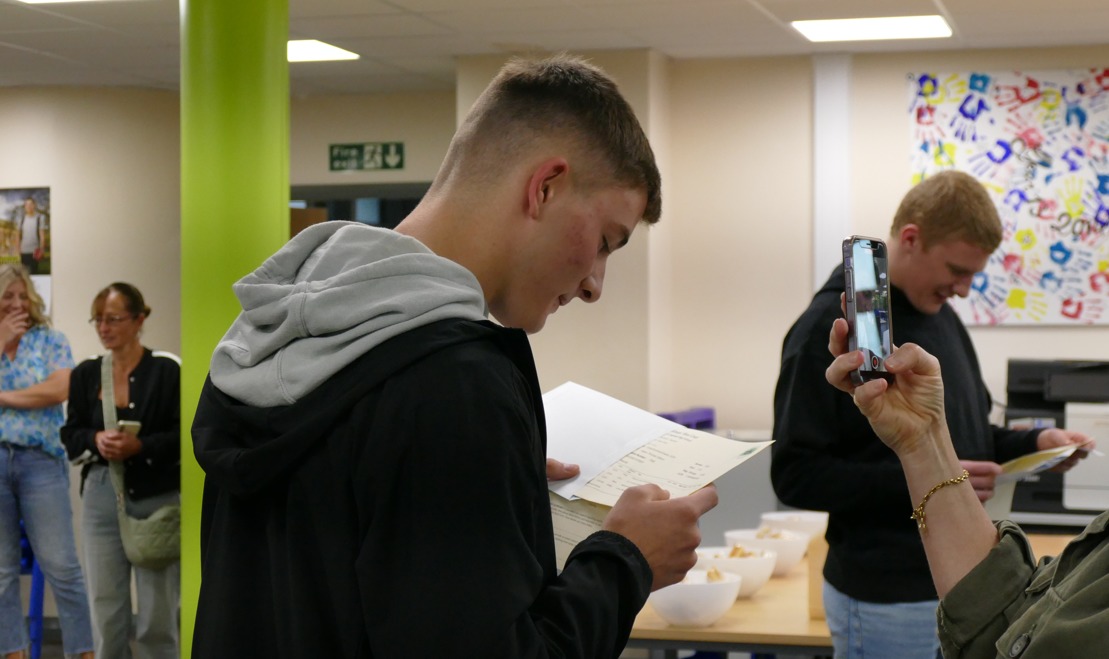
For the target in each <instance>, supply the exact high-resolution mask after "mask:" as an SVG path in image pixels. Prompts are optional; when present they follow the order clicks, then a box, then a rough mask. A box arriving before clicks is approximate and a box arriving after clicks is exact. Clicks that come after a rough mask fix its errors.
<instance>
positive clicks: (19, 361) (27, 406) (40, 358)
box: [0, 264, 93, 659]
mask: <svg viewBox="0 0 1109 659" xmlns="http://www.w3.org/2000/svg"><path fill="white" fill-rule="evenodd" d="M0 291H2V293H0V347H2V350H3V352H2V354H0V656H3V657H4V658H5V659H17V658H21V657H26V656H27V655H26V649H27V647H28V645H29V638H28V635H27V628H26V625H25V624H24V617H23V610H22V603H21V601H20V596H19V520H20V519H22V520H23V526H24V529H25V530H26V532H27V539H28V540H29V541H30V543H31V549H32V551H34V553H35V558H36V559H37V560H38V562H39V565H40V566H41V567H42V572H43V574H44V575H45V576H46V580H47V582H49V584H50V589H51V591H52V592H53V593H54V601H55V602H56V603H57V607H58V619H59V622H60V623H61V627H62V646H63V650H64V651H65V653H66V655H67V656H78V655H80V656H81V657H83V658H84V659H91V657H92V656H93V654H92V650H93V641H92V629H91V625H90V622H89V604H88V595H87V593H86V591H85V580H84V577H83V576H82V574H81V565H80V563H79V562H78V560H77V549H76V548H75V546H74V540H73V512H72V510H71V508H70V503H69V465H67V464H66V461H65V455H66V451H65V449H64V448H63V447H62V442H61V438H60V437H59V433H58V428H59V427H61V425H62V420H63V414H62V402H63V401H64V400H65V398H66V395H67V394H68V393H69V378H70V371H71V370H72V368H73V355H72V353H71V352H70V349H69V341H68V340H67V339H66V338H65V336H64V335H63V334H62V333H61V332H59V331H57V330H55V329H52V328H51V327H50V321H49V320H48V319H47V317H46V313H45V307H44V304H43V301H42V298H41V297H39V296H38V294H37V293H36V292H35V288H34V286H33V285H32V283H31V278H30V276H28V274H27V272H26V271H25V270H24V269H23V266H21V265H18V264H5V265H2V266H0Z"/></svg>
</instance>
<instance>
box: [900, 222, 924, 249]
mask: <svg viewBox="0 0 1109 659" xmlns="http://www.w3.org/2000/svg"><path fill="white" fill-rule="evenodd" d="M897 240H898V242H900V243H901V248H902V249H903V250H904V251H907V252H912V251H916V250H922V249H923V248H924V241H923V240H922V239H921V237H920V227H919V226H917V225H915V224H912V223H909V224H906V225H905V226H903V227H901V229H900V230H899V231H898V232H897Z"/></svg>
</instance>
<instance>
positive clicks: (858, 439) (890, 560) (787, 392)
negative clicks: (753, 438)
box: [770, 266, 1039, 603]
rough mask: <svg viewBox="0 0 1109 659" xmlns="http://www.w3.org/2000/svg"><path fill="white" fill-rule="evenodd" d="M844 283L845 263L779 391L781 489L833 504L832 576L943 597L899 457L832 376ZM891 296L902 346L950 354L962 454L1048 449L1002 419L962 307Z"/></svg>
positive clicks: (870, 594)
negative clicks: (993, 407)
mask: <svg viewBox="0 0 1109 659" xmlns="http://www.w3.org/2000/svg"><path fill="white" fill-rule="evenodd" d="M843 290H844V279H843V267H842V266H840V267H838V268H836V270H835V271H834V272H833V273H832V276H831V277H830V278H829V279H828V281H827V283H825V284H824V287H823V288H822V289H821V290H820V291H819V292H817V294H816V295H815V296H814V297H813V300H812V302H811V303H810V304H809V308H808V309H806V310H805V312H804V313H803V314H801V317H800V318H799V319H798V320H797V322H796V323H794V325H793V327H792V328H790V330H789V333H788V334H787V335H786V338H785V341H784V343H783V346H782V367H781V372H780V374H779V376H778V384H777V388H776V389H775V392H774V435H773V438H774V440H775V443H774V444H773V445H772V447H771V456H772V459H771V467H770V475H771V480H772V482H773V485H774V491H775V492H776V493H777V495H778V498H780V499H781V500H782V501H783V502H784V503H786V504H787V505H790V506H795V507H797V508H808V509H815V510H827V511H829V512H830V515H829V520H828V531H827V534H826V537H827V540H828V558H827V561H826V562H825V564H824V577H825V579H827V581H828V583H830V584H831V585H832V586H834V587H835V588H836V589H837V590H839V591H840V592H843V593H845V594H847V595H849V596H851V597H854V598H856V599H860V600H863V601H867V602H879V603H890V602H916V601H923V600H928V599H935V598H936V590H935V586H934V585H933V584H932V578H931V575H930V573H929V571H928V563H927V561H926V559H925V557H924V546H923V545H922V544H921V542H920V535H919V531H917V528H916V522H914V521H913V520H911V519H910V517H909V515H910V514H911V513H912V506H913V504H912V503H910V501H909V490H908V486H907V485H906V483H905V476H904V473H903V472H902V470H901V465H900V463H898V461H897V457H896V456H895V455H894V453H893V451H891V450H890V449H889V448H887V447H886V446H885V445H884V444H883V443H882V441H881V440H880V439H878V436H877V435H875V434H874V431H873V430H871V428H870V424H869V423H868V422H867V420H866V417H864V416H863V415H862V413H861V412H859V410H858V409H857V408H856V407H855V404H854V402H853V401H852V399H851V397H850V396H849V395H847V394H845V393H843V392H841V391H839V390H838V389H836V388H834V387H832V386H831V385H830V384H828V382H827V381H826V380H825V379H824V371H825V369H827V368H828V365H829V364H831V362H832V356H831V354H830V353H829V352H828V332H829V331H830V330H831V328H832V321H833V320H835V319H836V318H839V317H841V316H842V313H841V311H840V301H839V298H840V293H842V292H843ZM890 298H891V304H892V330H893V340H894V344H895V345H901V344H904V343H910V342H911V343H916V344H918V345H920V346H921V347H923V348H924V349H925V350H927V351H928V352H930V353H931V354H933V355H935V356H936V358H937V359H939V361H940V367H941V369H942V371H943V383H944V405H945V406H946V413H947V423H948V426H949V427H950V428H951V439H952V441H953V443H954V445H955V452H956V453H957V454H958V456H959V458H960V459H963V460H992V461H995V462H1004V461H1006V460H1010V459H1012V458H1015V457H1017V456H1019V455H1023V454H1025V453H1030V452H1032V451H1034V450H1036V437H1037V435H1038V434H1039V431H1038V430H1033V431H1011V430H1006V429H1004V428H999V427H997V426H992V425H991V424H990V422H989V413H990V396H989V392H988V391H987V390H986V386H985V383H984V382H983V381H982V376H981V371H980V369H979V366H978V357H977V355H976V354H975V352H974V346H973V345H972V344H971V341H970V335H969V334H967V331H966V328H965V327H964V326H963V323H962V322H961V321H960V320H959V318H958V316H957V315H956V314H955V311H954V310H953V309H952V308H951V307H950V306H949V305H944V306H943V308H942V309H941V310H940V311H939V313H936V314H933V315H929V314H924V313H921V312H920V311H918V310H917V309H916V308H915V307H913V305H912V304H910V302H909V299H908V298H907V297H906V296H905V294H904V293H903V292H902V291H901V290H900V289H898V288H896V287H891V288H890ZM955 475H957V474H952V476H955Z"/></svg>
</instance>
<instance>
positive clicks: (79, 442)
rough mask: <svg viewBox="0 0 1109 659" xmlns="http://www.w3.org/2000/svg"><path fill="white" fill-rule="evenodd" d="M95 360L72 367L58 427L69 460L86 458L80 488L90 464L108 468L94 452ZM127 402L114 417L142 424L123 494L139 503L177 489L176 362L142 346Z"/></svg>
mask: <svg viewBox="0 0 1109 659" xmlns="http://www.w3.org/2000/svg"><path fill="white" fill-rule="evenodd" d="M100 362H101V358H100V357H96V358H94V359H86V360H85V361H83V362H81V363H80V364H78V365H77V368H75V369H73V373H72V374H71V375H70V377H69V403H68V404H67V407H66V421H65V425H64V426H62V443H63V444H65V448H66V453H67V454H68V455H69V459H70V460H78V461H80V460H82V458H88V457H90V455H91V458H92V461H91V462H89V463H87V464H86V465H85V467H84V468H83V469H82V470H81V487H82V489H83V488H84V486H85V477H86V476H87V475H88V471H89V468H90V467H91V466H92V465H93V464H101V465H107V464H108V461H107V460H105V459H104V457H103V456H101V455H100V451H99V450H98V449H97V448H96V433H97V432H99V431H101V430H104V409H103V408H102V407H101V401H100ZM130 399H131V401H130V404H129V405H128V406H127V407H116V418H117V419H128V420H135V421H141V422H142V428H141V429H140V430H139V439H140V440H142V450H141V451H139V452H138V453H137V454H135V455H134V456H132V457H130V458H128V459H127V460H125V461H124V465H125V466H126V467H127V470H126V473H125V476H124V481H123V482H124V485H125V486H126V488H127V494H128V496H129V497H131V498H132V499H145V498H147V497H152V496H154V495H157V494H164V493H166V492H175V491H178V490H180V489H181V366H180V364H178V362H177V360H176V359H175V358H173V357H170V356H168V355H166V354H165V353H152V352H151V351H150V350H149V349H148V348H143V354H142V359H140V360H139V363H138V365H136V366H135V370H133V371H131V383H130ZM87 454H88V455H87Z"/></svg>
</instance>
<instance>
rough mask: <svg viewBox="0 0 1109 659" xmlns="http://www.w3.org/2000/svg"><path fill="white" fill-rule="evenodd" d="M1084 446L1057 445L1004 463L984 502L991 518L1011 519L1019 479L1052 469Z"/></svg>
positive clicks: (997, 519) (995, 519)
mask: <svg viewBox="0 0 1109 659" xmlns="http://www.w3.org/2000/svg"><path fill="white" fill-rule="evenodd" d="M1083 446H1084V445H1082V444H1067V445H1066V446H1057V447H1055V448H1049V449H1046V450H1043V451H1036V452H1035V453H1027V454H1025V455H1022V456H1020V457H1018V458H1013V459H1012V460H1009V461H1008V462H1006V463H1004V464H1002V465H1001V474H1000V475H998V477H997V480H996V481H995V483H994V490H993V496H992V497H991V498H989V499H988V500H987V501H986V503H985V504H983V505H985V507H986V513H987V514H989V516H990V519H992V520H994V521H1000V520H1003V519H1009V516H1010V515H1011V514H1012V509H1013V492H1014V490H1015V489H1016V485H1017V482H1018V481H1021V480H1024V479H1025V478H1028V477H1029V476H1031V475H1033V474H1037V473H1039V472H1041V471H1046V470H1048V469H1051V468H1052V467H1054V466H1055V465H1057V464H1059V463H1060V462H1062V461H1063V460H1066V459H1067V458H1069V457H1070V456H1071V455H1073V454H1074V452H1075V451H1077V450H1078V449H1080V448H1082V447H1083Z"/></svg>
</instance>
